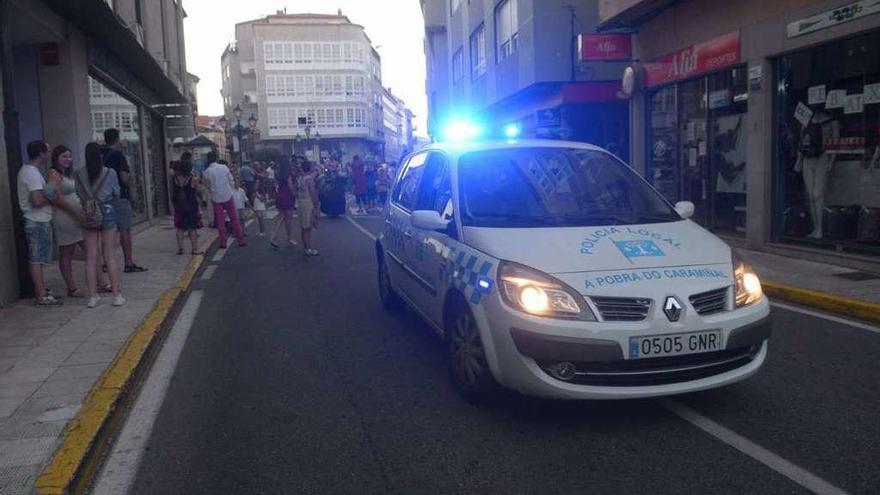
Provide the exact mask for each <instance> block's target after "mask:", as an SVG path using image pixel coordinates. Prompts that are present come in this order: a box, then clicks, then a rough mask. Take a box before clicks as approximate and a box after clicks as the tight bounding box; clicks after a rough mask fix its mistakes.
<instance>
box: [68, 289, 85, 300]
mask: <svg viewBox="0 0 880 495" xmlns="http://www.w3.org/2000/svg"><path fill="white" fill-rule="evenodd" d="M67 297H70V298H73V299H80V298H83V297H86V295H85V293H84V292H83V291H81V290H80V289H73V290H70V289H67Z"/></svg>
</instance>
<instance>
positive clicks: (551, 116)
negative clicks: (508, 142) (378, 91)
mask: <svg viewBox="0 0 880 495" xmlns="http://www.w3.org/2000/svg"><path fill="white" fill-rule="evenodd" d="M421 6H422V14H423V16H424V18H425V55H426V64H427V72H428V75H427V81H426V90H427V95H428V134H429V135H430V136H432V137H434V138H437V137H439V134H440V131H441V129H442V127H443V126H444V123H446V122H448V121H450V120H455V119H458V118H462V117H478V118H481V119H483V120H484V121H485V122H486V124H487V125H490V126H493V127H500V126H502V125H505V124H512V123H516V124H519V126H520V127H521V129H522V131H523V135H524V136H527V137H542V138H557V139H558V138H566V139H573V140H578V141H587V142H591V143H594V144H598V145H600V146H609V147H612V148H616V149H621V150H626V149H628V147H629V136H628V131H629V123H628V104H627V102H626V100H625V99H623V98H621V95H620V73H621V72H622V71H623V68H624V67H625V62H624V61H625V60H629V59H630V54H629V46H628V45H620V46H618V45H615V42H617V40H616V39H615V38H613V37H607V36H605V37H599V36H597V35H596V33H595V28H596V26H597V24H598V6H597V2H596V0H577V1H572V0H540V1H539V0H501V1H495V0H492V1H490V0H470V1H462V0H422V1H421ZM597 47H602V48H603V50H597V49H595V48H597Z"/></svg>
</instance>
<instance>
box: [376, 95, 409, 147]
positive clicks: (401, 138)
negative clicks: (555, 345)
mask: <svg viewBox="0 0 880 495" xmlns="http://www.w3.org/2000/svg"><path fill="white" fill-rule="evenodd" d="M412 119H413V113H412V112H411V111H410V110H409V109H408V108H406V104H405V103H404V102H403V100H401V99H400V98H398V97H396V96H394V94H392V93H391V90H390V89H389V88H384V90H383V91H382V127H383V133H384V138H385V145H384V149H383V153H382V155H383V156H381V157H380V158H382V159H383V160H385V161H387V162H390V161H395V162H399V161H400V159H401V158H403V157H404V156H406V155H408V154H410V153H412V151H413V146H414V141H413V123H412Z"/></svg>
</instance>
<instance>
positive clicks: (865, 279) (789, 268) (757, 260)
mask: <svg viewBox="0 0 880 495" xmlns="http://www.w3.org/2000/svg"><path fill="white" fill-rule="evenodd" d="M734 251H735V252H736V253H737V255H738V256H739V257H740V258H741V259H742V260H743V261H744V262H746V263H748V264H749V265H751V266H752V267H753V268H754V269H755V271H756V272H757V273H758V276H759V277H760V278H761V281H762V282H763V284H764V290H765V292H766V293H767V294H768V295H769V296H770V297H771V298H776V299H783V300H787V301H790V302H794V303H797V304H803V305H806V306H813V307H816V308H818V309H822V310H825V311H831V312H835V313H839V314H842V315H844V316H850V317H855V318H861V319H867V320H869V321H875V322H880V273H869V272H862V271H858V270H853V269H851V268H844V267H840V266H836V265H829V264H825V263H817V262H813V261H806V260H802V259H798V258H791V257H787V256H779V255H775V254H770V253H764V252H760V251H752V250H748V249H741V248H736V249H734Z"/></svg>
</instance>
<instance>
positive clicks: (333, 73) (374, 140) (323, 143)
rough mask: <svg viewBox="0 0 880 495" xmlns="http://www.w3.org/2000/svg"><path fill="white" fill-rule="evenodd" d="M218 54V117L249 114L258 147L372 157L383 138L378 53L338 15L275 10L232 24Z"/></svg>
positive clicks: (360, 29)
mask: <svg viewBox="0 0 880 495" xmlns="http://www.w3.org/2000/svg"><path fill="white" fill-rule="evenodd" d="M235 38H236V39H235V43H234V44H232V45H230V46H229V47H228V48H227V49H226V51H225V52H224V53H223V56H222V57H221V70H222V71H223V72H222V76H223V77H222V79H223V89H222V96H223V101H224V108H225V111H226V118H227V119H229V120H230V123H231V124H230V125H237V119H235V117H234V115H233V110H234V108H235V107H236V106H238V107H239V108H241V109H242V115H243V118H246V119H247V118H250V116H251V115H253V116H254V117H255V119H256V133H257V135H258V136H259V146H271V147H275V148H277V149H278V150H279V151H280V152H282V153H285V154H290V153H294V152H295V153H302V154H305V155H307V156H308V157H309V158H310V159H312V160H315V159H317V157H318V156H320V157H321V158H322V159H326V158H327V157H329V156H330V155H334V156H337V157H340V158H342V159H343V160H346V161H347V160H350V159H351V157H352V156H354V155H360V156H362V157H363V156H378V155H379V154H380V152H381V150H382V146H383V143H384V135H383V125H382V122H383V107H382V95H383V87H382V71H381V61H380V58H379V54H378V53H377V52H376V50H375V49H374V48H373V46H372V44H371V42H370V39H369V38H368V37H367V35H366V33H365V32H364V28H363V27H362V26H360V25H357V24H353V23H352V22H351V21H350V20H349V19H348V18H347V17H346V16H344V15H342V14H341V13H340V14H339V15H321V14H285V13H283V12H279V13H277V14H276V15H269V16H266V17H264V18H262V19H257V20H254V21H248V22H243V23H240V24H237V25H236V27H235Z"/></svg>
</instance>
